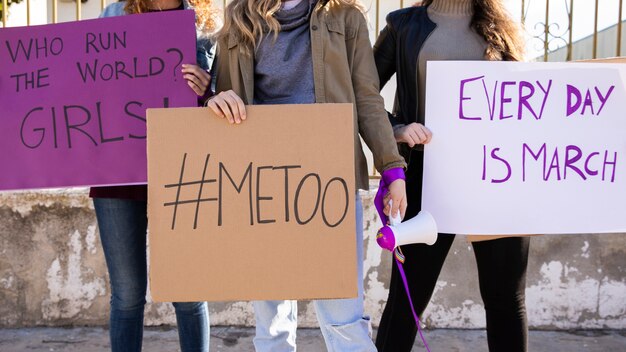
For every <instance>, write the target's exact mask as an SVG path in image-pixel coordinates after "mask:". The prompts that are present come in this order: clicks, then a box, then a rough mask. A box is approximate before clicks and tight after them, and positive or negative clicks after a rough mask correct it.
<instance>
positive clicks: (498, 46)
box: [419, 0, 524, 61]
mask: <svg viewBox="0 0 626 352" xmlns="http://www.w3.org/2000/svg"><path fill="white" fill-rule="evenodd" d="M433 1H434V0H423V1H421V2H420V3H419V5H421V6H429V5H430V4H432V3H433ZM472 3H473V6H474V16H473V17H472V22H471V24H470V27H472V28H473V29H474V30H475V31H476V33H478V34H479V35H480V36H481V37H483V39H485V41H486V42H487V50H486V51H485V58H486V59H487V60H504V61H523V60H524V40H523V38H522V30H521V26H520V24H519V23H518V22H516V21H514V20H513V19H512V18H511V16H510V15H509V13H508V12H507V11H506V9H505V7H504V4H503V2H502V0H472Z"/></svg>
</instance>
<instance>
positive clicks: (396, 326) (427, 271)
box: [376, 151, 530, 352]
mask: <svg viewBox="0 0 626 352" xmlns="http://www.w3.org/2000/svg"><path fill="white" fill-rule="evenodd" d="M411 158H412V160H411V162H410V166H409V170H407V195H408V200H409V208H408V209H407V214H406V218H407V219H410V218H412V217H413V216H415V215H417V213H418V212H419V210H420V209H419V208H420V205H421V198H422V197H421V196H422V195H421V193H422V192H421V189H422V187H421V186H422V185H421V183H422V167H421V165H422V162H423V153H422V152H416V151H414V152H413V153H412V155H411ZM454 237H455V236H454V235H450V234H439V238H438V239H437V242H436V243H435V244H434V245H433V246H427V245H425V244H414V245H407V246H403V247H402V252H403V253H404V255H405V257H406V261H405V264H404V270H405V272H406V276H407V280H408V282H409V288H410V291H411V299H412V300H413V304H414V305H415V310H416V312H417V314H418V315H419V316H420V317H421V315H422V313H423V312H424V310H425V309H426V305H427V304H428V302H429V301H430V298H431V296H432V294H433V291H434V289H435V284H436V283H437V278H438V277H439V273H440V272H441V268H442V266H443V263H444V261H445V259H446V256H447V255H448V251H449V250H450V247H451V246H452V242H453V240H454ZM529 243H530V240H529V238H528V237H508V238H502V239H497V240H491V241H484V242H474V243H472V246H473V247H474V254H475V256H476V263H477V266H478V279H479V283H480V294H481V296H482V299H483V302H484V305H485V312H486V315H487V341H488V344H489V351H491V352H500V351H506V352H517V351H523V352H525V351H526V350H527V337H528V336H527V335H528V332H527V321H526V307H525V303H524V299H525V296H524V290H525V288H526V267H527V264H528V246H529ZM416 334H417V326H416V325H415V321H414V319H413V315H412V313H411V308H410V307H409V302H408V299H407V296H406V292H405V289H404V285H403V283H402V279H401V278H400V275H399V273H398V268H397V266H396V263H395V261H393V268H392V272H391V282H390V285H389V297H388V300H387V305H386V306H385V310H384V312H383V316H382V319H381V322H380V327H379V329H378V335H377V336H376V347H377V348H378V350H379V351H385V352H403V351H407V352H408V351H411V348H412V346H413V343H414V341H415V336H416Z"/></svg>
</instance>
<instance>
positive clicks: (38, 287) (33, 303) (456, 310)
mask: <svg viewBox="0 0 626 352" xmlns="http://www.w3.org/2000/svg"><path fill="white" fill-rule="evenodd" d="M363 203H364V205H365V223H364V227H365V230H366V238H365V243H364V245H365V248H366V251H365V288H366V310H367V312H368V313H369V314H370V315H371V316H372V318H373V321H374V323H375V324H377V323H378V320H379V319H380V315H381V312H382V309H383V307H384V302H385V300H386V297H387V288H386V287H387V281H388V278H389V266H390V263H391V257H390V255H389V254H388V253H382V252H381V250H380V249H379V248H378V246H377V245H376V243H375V241H374V236H375V232H376V230H377V229H378V227H379V226H380V224H379V222H378V219H377V216H376V213H375V211H374V209H373V207H372V202H371V195H370V194H365V195H364V202H363ZM107 280H108V279H107V276H106V268H105V265H104V259H103V254H102V249H101V247H100V243H99V237H98V232H97V226H96V221H95V216H94V214H93V209H92V206H91V202H90V201H89V199H88V198H87V196H86V193H85V191H84V190H81V189H77V190H69V191H67V190H66V191H56V192H55V191H46V192H25V193H4V194H0V327H20V326H60V325H104V324H106V320H107V311H108V300H109V298H108V281H107ZM526 294H527V300H526V301H527V307H528V312H529V323H530V325H531V326H532V327H535V328H542V329H571V328H612V329H625V328H626V299H625V298H624V297H626V236H625V235H622V234H615V235H579V236H571V235H570V236H541V237H535V238H533V239H532V243H531V256H530V261H529V268H528V282H527V291H526ZM146 309H147V316H146V322H147V324H149V325H161V324H173V323H174V314H173V309H172V307H171V305H169V304H153V303H149V304H148V306H147V308H146ZM210 309H211V323H212V324H215V325H253V324H254V318H253V317H254V315H253V311H252V306H251V304H249V303H242V302H238V303H211V304H210ZM424 318H425V319H424V320H425V322H426V323H427V325H429V326H431V327H448V328H480V327H484V325H485V318H484V311H483V305H482V301H481V299H480V295H479V293H478V284H477V274H476V265H475V261H474V257H473V253H472V248H471V245H469V244H468V243H467V242H466V241H465V239H464V238H462V237H459V238H457V239H456V242H455V244H454V246H453V248H452V250H451V251H450V255H449V257H448V260H447V262H446V265H445V267H444V270H443V273H442V275H441V277H440V280H439V283H438V287H437V290H436V293H435V297H434V299H433V301H432V303H431V305H430V306H429V308H428V311H427V312H426V314H425V316H424ZM300 320H301V326H315V325H316V320H315V312H314V309H313V307H312V305H311V304H310V303H307V302H302V304H301V305H300Z"/></svg>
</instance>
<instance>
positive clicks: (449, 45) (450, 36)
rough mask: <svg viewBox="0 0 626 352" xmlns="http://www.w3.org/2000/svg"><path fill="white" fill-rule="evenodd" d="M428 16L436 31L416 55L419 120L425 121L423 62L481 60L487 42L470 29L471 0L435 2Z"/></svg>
mask: <svg viewBox="0 0 626 352" xmlns="http://www.w3.org/2000/svg"><path fill="white" fill-rule="evenodd" d="M427 11H428V17H429V18H430V19H431V20H432V21H433V22H435V23H436V24H437V28H435V30H434V31H433V32H432V33H431V34H430V36H429V37H428V39H426V41H425V42H424V45H423V46H422V49H421V50H420V53H419V56H418V69H419V77H420V79H419V82H418V84H419V86H418V92H419V97H418V99H419V100H418V101H419V102H420V104H418V107H419V111H418V121H419V122H421V123H423V122H424V111H425V105H426V104H424V102H425V100H426V89H428V88H427V87H426V75H427V72H426V62H428V61H433V60H483V59H484V57H485V50H486V49H487V43H486V42H485V41H484V40H483V38H482V37H481V36H480V35H478V33H476V32H475V31H474V30H473V29H472V28H470V22H471V20H472V15H473V14H474V8H473V0H434V1H433V3H432V4H431V5H430V6H429V7H428V10H427Z"/></svg>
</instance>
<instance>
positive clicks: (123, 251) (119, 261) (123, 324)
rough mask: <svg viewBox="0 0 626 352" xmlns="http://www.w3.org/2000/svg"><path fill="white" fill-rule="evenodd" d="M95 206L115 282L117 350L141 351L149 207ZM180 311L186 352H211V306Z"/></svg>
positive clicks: (127, 203) (108, 202) (180, 306)
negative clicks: (209, 314)
mask: <svg viewBox="0 0 626 352" xmlns="http://www.w3.org/2000/svg"><path fill="white" fill-rule="evenodd" d="M93 203H94V207H95V209H96V217H97V218H98V227H99V228H100V240H101V242H102V248H103V250H104V256H105V259H106V263H107V268H108V270H109V278H110V281H111V316H110V337H111V350H112V351H113V352H127V351H128V352H135V351H137V352H139V351H141V343H142V338H143V315H144V306H145V304H146V289H147V285H148V274H147V272H148V270H147V259H146V230H147V226H148V220H147V215H146V214H147V213H146V210H147V209H146V208H147V202H145V201H134V200H126V199H113V198H94V199H93ZM174 308H175V310H176V321H177V322H178V336H179V339H180V347H181V350H182V351H183V352H206V351H208V350H209V323H208V320H209V319H208V312H207V306H206V303H204V302H202V303H200V302H194V303H174Z"/></svg>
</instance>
